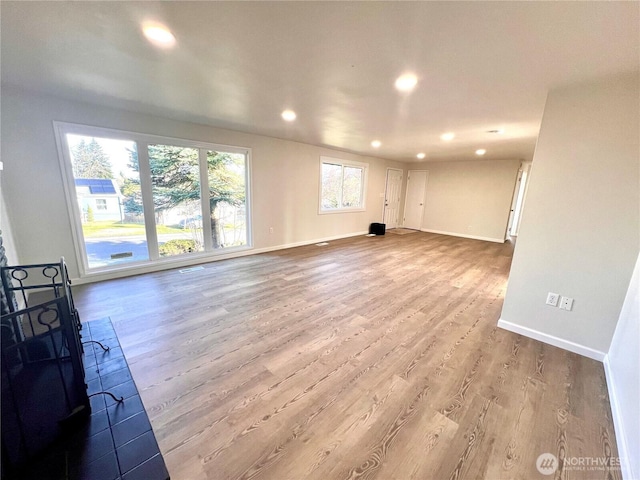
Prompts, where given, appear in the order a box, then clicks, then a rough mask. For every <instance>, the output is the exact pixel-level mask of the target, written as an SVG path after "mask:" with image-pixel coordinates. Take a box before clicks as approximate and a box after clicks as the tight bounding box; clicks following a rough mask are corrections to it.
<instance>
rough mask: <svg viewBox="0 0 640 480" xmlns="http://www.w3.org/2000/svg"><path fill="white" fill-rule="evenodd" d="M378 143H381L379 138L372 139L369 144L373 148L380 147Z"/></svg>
mask: <svg viewBox="0 0 640 480" xmlns="http://www.w3.org/2000/svg"><path fill="white" fill-rule="evenodd" d="M380 145H382V142H381V141H380V140H374V141H373V142H371V146H372V147H373V148H380Z"/></svg>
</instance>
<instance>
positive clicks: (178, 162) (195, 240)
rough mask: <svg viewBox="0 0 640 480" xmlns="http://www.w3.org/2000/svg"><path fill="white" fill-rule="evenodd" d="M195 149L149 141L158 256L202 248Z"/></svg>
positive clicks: (198, 182) (198, 172)
mask: <svg viewBox="0 0 640 480" xmlns="http://www.w3.org/2000/svg"><path fill="white" fill-rule="evenodd" d="M198 164H199V160H198V149H197V148H187V147H177V146H173V145H149V166H150V169H151V184H152V191H153V205H154V209H155V217H156V218H155V220H156V233H157V234H158V249H159V252H160V256H161V257H167V256H172V255H181V254H185V253H192V252H201V251H203V250H204V245H203V241H202V208H201V205H200V169H199V166H198Z"/></svg>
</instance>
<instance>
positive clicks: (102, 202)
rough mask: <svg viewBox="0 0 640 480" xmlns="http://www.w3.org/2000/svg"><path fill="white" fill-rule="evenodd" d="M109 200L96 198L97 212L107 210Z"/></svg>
mask: <svg viewBox="0 0 640 480" xmlns="http://www.w3.org/2000/svg"><path fill="white" fill-rule="evenodd" d="M106 209H107V200H106V199H105V198H96V210H106Z"/></svg>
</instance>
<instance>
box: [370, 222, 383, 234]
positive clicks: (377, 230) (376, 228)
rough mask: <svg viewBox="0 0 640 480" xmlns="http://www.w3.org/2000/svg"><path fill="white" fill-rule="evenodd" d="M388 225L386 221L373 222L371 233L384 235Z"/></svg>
mask: <svg viewBox="0 0 640 480" xmlns="http://www.w3.org/2000/svg"><path fill="white" fill-rule="evenodd" d="M386 227H387V225H386V224H385V223H372V224H371V225H369V234H373V235H384V232H385V230H386Z"/></svg>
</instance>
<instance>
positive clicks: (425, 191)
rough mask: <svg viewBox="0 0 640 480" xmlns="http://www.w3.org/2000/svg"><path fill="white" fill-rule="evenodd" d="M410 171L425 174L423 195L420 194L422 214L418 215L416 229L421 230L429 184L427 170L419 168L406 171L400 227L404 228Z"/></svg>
mask: <svg viewBox="0 0 640 480" xmlns="http://www.w3.org/2000/svg"><path fill="white" fill-rule="evenodd" d="M411 172H424V173H425V174H426V175H425V178H424V195H423V196H422V215H421V216H420V228H418V230H419V231H421V230H422V225H424V206H425V205H424V204H425V203H427V202H426V198H427V185H428V184H429V170H424V169H420V170H409V171H408V172H407V188H406V190H405V193H404V209H403V210H402V227H403V228H406V227H405V225H404V222H405V219H406V215H407V199H408V198H409V180H410V177H411Z"/></svg>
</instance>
